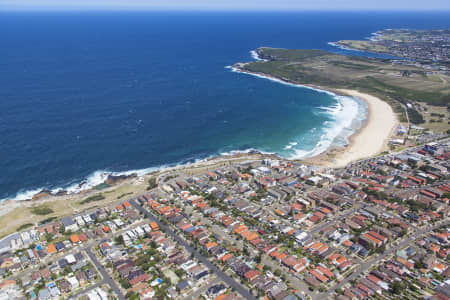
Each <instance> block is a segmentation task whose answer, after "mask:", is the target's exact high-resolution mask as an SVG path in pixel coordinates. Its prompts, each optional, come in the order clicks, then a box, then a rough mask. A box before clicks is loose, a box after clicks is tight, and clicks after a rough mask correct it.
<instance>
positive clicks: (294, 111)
mask: <svg viewBox="0 0 450 300" xmlns="http://www.w3.org/2000/svg"><path fill="white" fill-rule="evenodd" d="M400 27H401V28H405V27H407V28H446V27H450V13H448V12H442V13H395V12H391V13H381V12H372V13H369V12H364V13H363V12H359V13H358V12H339V13H332V12H295V13H294V12H292V13H281V12H280V13H274V12H271V13H269V12H265V13H262V12H259V13H250V12H100V11H96V12H5V11H4V12H0V41H1V42H0V43H1V46H0V158H1V159H0V199H18V200H20V199H26V198H29V197H30V196H32V195H33V194H34V193H36V192H38V191H40V190H42V189H50V190H58V189H68V190H69V191H72V192H75V191H78V190H80V189H82V188H88V187H90V186H94V185H96V184H98V183H100V182H101V181H102V180H104V179H105V176H107V175H108V174H109V173H110V172H118V173H121V172H133V171H135V170H141V171H140V172H145V171H148V170H151V169H152V168H153V169H155V168H159V167H162V166H168V165H174V164H180V163H187V162H193V161H196V160H199V159H204V158H207V157H211V156H215V155H222V154H226V153H234V152H233V151H248V150H249V149H256V150H259V151H264V152H270V153H277V154H279V155H281V156H283V157H287V158H300V157H306V156H311V155H313V154H316V153H319V152H321V151H324V150H325V149H326V148H328V147H329V146H330V145H332V144H338V145H345V144H346V143H347V137H348V136H349V135H350V134H351V133H352V132H354V131H355V130H356V129H357V128H358V127H359V126H361V123H362V122H363V121H364V118H365V116H366V114H367V107H366V106H365V104H364V103H362V102H360V101H358V100H355V99H352V98H348V97H337V96H334V95H332V94H329V93H324V92H320V91H315V90H311V89H307V88H299V87H295V86H292V85H286V84H280V83H279V82H275V81H271V80H267V79H264V78H258V77H255V76H251V75H247V74H241V73H236V72H233V71H232V70H230V69H229V68H226V67H227V66H230V65H232V64H234V63H236V62H245V61H251V60H254V59H255V58H254V57H252V55H251V51H252V50H254V49H256V48H258V47H260V46H270V47H283V48H315V49H323V50H329V51H334V52H337V53H346V54H353V55H371V54H368V53H362V52H356V51H348V50H343V49H339V48H336V47H333V46H331V45H329V44H328V43H329V42H333V41H337V40H340V39H362V38H366V37H369V36H370V34H371V33H372V32H375V31H377V30H381V29H386V28H400ZM375 56H376V55H375ZM80 183H83V184H82V185H81V186H80Z"/></svg>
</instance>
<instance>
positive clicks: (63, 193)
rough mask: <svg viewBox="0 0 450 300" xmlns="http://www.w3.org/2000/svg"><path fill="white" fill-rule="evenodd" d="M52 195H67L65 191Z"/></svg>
mask: <svg viewBox="0 0 450 300" xmlns="http://www.w3.org/2000/svg"><path fill="white" fill-rule="evenodd" d="M54 195H55V196H64V195H67V191H66V190H60V191H58V192H56V193H55V194H54Z"/></svg>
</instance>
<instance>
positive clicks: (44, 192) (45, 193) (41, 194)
mask: <svg viewBox="0 0 450 300" xmlns="http://www.w3.org/2000/svg"><path fill="white" fill-rule="evenodd" d="M51 193H52V192H51V191H50V190H42V191H40V192H39V193H37V194H35V195H34V196H33V198H31V200H33V201H34V200H39V199H40V198H42V197H47V196H50V195H51Z"/></svg>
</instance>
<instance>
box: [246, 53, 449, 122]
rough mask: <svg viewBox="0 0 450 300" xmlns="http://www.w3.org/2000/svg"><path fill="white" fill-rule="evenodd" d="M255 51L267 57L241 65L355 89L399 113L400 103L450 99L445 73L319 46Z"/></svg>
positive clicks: (299, 80)
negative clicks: (313, 48)
mask: <svg viewBox="0 0 450 300" xmlns="http://www.w3.org/2000/svg"><path fill="white" fill-rule="evenodd" d="M258 54H260V56H262V57H263V58H265V59H267V61H257V62H251V63H247V64H243V65H241V68H242V69H244V70H246V71H250V72H256V73H263V74H267V75H271V76H275V77H277V78H280V79H284V80H288V81H291V82H295V83H299V84H311V85H316V86H322V87H324V88H330V89H335V88H347V89H356V90H359V91H361V92H365V93H369V94H373V95H374V96H377V97H380V98H381V99H384V100H385V101H388V102H390V104H391V105H392V106H393V107H394V110H395V111H396V112H397V113H399V114H402V111H404V109H403V108H402V107H401V105H400V106H399V104H400V103H401V104H406V103H408V102H410V101H420V102H424V103H427V104H432V105H438V106H447V105H448V104H449V103H450V85H449V84H448V82H449V80H450V78H449V76H446V75H442V74H439V75H438V76H437V75H436V74H430V75H428V74H427V73H426V72H425V71H424V70H423V69H421V68H418V67H414V66H405V65H398V64H393V63H392V62H391V61H389V60H386V59H374V58H365V57H354V56H346V55H339V54H334V53H329V52H325V51H320V50H288V49H276V48H260V49H258Z"/></svg>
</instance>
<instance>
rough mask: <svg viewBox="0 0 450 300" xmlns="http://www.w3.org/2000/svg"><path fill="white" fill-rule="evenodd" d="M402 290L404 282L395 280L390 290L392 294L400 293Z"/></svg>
mask: <svg viewBox="0 0 450 300" xmlns="http://www.w3.org/2000/svg"><path fill="white" fill-rule="evenodd" d="M402 290H403V284H402V283H401V282H400V281H394V282H393V283H392V284H391V289H390V291H391V293H392V294H396V295H398V294H400V293H401V292H402Z"/></svg>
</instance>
